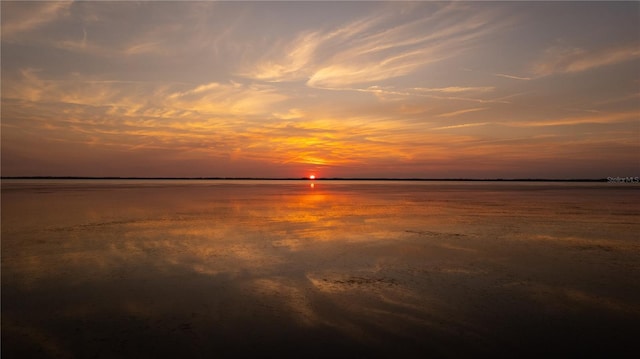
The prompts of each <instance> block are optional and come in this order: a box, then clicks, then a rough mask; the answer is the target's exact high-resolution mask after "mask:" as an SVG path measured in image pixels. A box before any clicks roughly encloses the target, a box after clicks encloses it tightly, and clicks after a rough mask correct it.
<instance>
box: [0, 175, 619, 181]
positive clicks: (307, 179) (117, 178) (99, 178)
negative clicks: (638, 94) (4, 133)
mask: <svg viewBox="0 0 640 359" xmlns="http://www.w3.org/2000/svg"><path fill="white" fill-rule="evenodd" d="M0 179H2V180H11V179H28V180H182V181H184V180H195V181H198V180H200V181H201V180H208V181H221V180H222V181H230V180H236V181H237V180H242V181H300V180H305V181H407V182H412V181H413V182H429V181H430V182H436V181H446V182H607V181H608V180H607V179H606V178H598V179H588V178H574V179H557V178H555V179H554V178H377V177H376V178H353V177H320V178H315V179H313V180H312V179H309V178H307V177H297V178H295V177H287V178H269V177H264V178H263V177H84V176H7V177H5V176H3V177H0Z"/></svg>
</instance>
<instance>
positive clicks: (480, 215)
mask: <svg viewBox="0 0 640 359" xmlns="http://www.w3.org/2000/svg"><path fill="white" fill-rule="evenodd" d="M639 190H640V187H638V186H637V185H633V184H609V183H538V182H528V183H516V182H381V181H343V182H341V181H316V182H313V183H312V182H310V181H221V180H219V181H205V180H203V181H170V180H166V181H161V180H57V181H55V180H3V181H2V355H3V357H6V358H11V357H51V358H53V357H56V358H58V357H63V358H64V357H78V358H80V357H81V358H85V357H91V358H93V357H95V358H112V357H118V358H134V357H135V358H139V357H172V358H173V357H197V358H200V357H202V358H210V357H242V356H260V357H274V356H280V357H283V356H300V357H301V356H304V357H316V356H317V357H327V356H331V357H353V356H364V357H421V358H422V357H425V355H427V356H431V357H479V356H494V357H495V356H497V357H500V356H502V357H514V356H519V357H522V356H531V357H539V356H544V355H568V354H574V355H580V354H587V353H589V354H595V355H598V354H601V355H605V354H606V355H607V356H609V355H612V354H619V355H623V354H626V353H634V352H635V353H637V350H638V346H637V344H635V342H636V336H635V333H637V328H636V326H637V323H638V322H640V305H639V303H640V242H638V233H640V201H638V200H639V199H640V198H639V196H638V194H639V193H640V192H639Z"/></svg>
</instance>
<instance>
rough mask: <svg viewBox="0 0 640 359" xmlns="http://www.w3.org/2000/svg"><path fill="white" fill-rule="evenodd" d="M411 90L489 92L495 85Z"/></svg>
mask: <svg viewBox="0 0 640 359" xmlns="http://www.w3.org/2000/svg"><path fill="white" fill-rule="evenodd" d="M412 90H416V91H419V92H441V93H460V92H491V91H494V90H495V87H494V86H482V87H477V86H476V87H461V86H449V87H440V88H425V87H414V88H413V89H412Z"/></svg>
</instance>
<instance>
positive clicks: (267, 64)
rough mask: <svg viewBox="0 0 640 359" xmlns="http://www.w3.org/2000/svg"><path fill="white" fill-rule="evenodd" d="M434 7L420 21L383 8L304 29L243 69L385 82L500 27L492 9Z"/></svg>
mask: <svg viewBox="0 0 640 359" xmlns="http://www.w3.org/2000/svg"><path fill="white" fill-rule="evenodd" d="M430 5H434V4H430ZM434 6H435V5H434ZM429 10H431V12H429V15H426V16H423V17H420V18H418V19H416V20H410V21H404V22H403V21H402V16H403V15H399V14H398V13H395V12H386V13H385V12H381V13H375V14H373V15H370V16H368V17H364V18H362V19H359V20H356V21H353V22H350V23H347V24H346V25H343V26H342V27H339V28H337V29H332V30H316V31H311V32H306V33H302V34H300V35H298V36H296V37H295V38H294V39H293V40H292V41H290V42H289V43H284V44H275V46H274V47H273V48H272V49H270V50H269V51H268V53H267V55H265V56H264V57H262V58H261V59H259V60H258V61H256V62H249V63H248V64H245V67H244V68H243V69H241V70H240V71H238V74H239V75H242V76H245V77H249V78H254V79H260V80H267V81H306V84H307V85H308V86H310V87H315V88H325V89H336V88H343V87H350V86H353V85H357V84H364V83H372V82H379V81H383V80H386V79H390V78H396V77H400V76H404V75H407V74H409V73H411V72H413V71H415V70H417V69H418V68H420V67H423V66H425V65H428V64H430V63H434V62H438V61H442V60H444V59H447V58H450V57H453V56H456V55H458V54H460V53H462V52H464V51H465V50H467V49H468V48H470V47H471V46H473V45H474V42H475V41H476V40H478V39H479V38H481V37H484V36H486V35H488V34H490V33H492V32H493V31H495V30H496V29H497V28H498V27H499V26H500V24H499V23H498V22H496V19H495V18H494V14H493V13H491V12H487V11H484V12H480V13H478V12H477V11H470V10H469V9H466V8H465V7H461V6H456V5H447V6H443V7H439V8H434V9H429ZM405 15H406V14H405ZM451 18H455V19H456V20H457V21H455V22H452V21H449V20H450V19H451ZM445 19H447V20H445ZM451 90H454V89H453V88H452V89H451Z"/></svg>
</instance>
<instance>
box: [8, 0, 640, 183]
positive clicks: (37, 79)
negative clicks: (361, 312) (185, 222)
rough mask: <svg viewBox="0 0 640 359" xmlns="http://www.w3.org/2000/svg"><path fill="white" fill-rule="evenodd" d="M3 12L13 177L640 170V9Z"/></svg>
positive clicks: (515, 174)
mask: <svg viewBox="0 0 640 359" xmlns="http://www.w3.org/2000/svg"><path fill="white" fill-rule="evenodd" d="M1 11H2V14H1V16H2V25H1V26H2V27H1V29H2V40H1V41H2V42H1V61H2V62H1V69H2V73H1V76H2V77H1V80H2V85H1V91H2V92H1V97H2V98H1V105H2V107H1V115H2V118H1V130H2V132H1V136H2V138H1V140H2V141H1V151H2V152H1V155H2V157H1V160H2V162H1V174H2V176H124V177H126V176H133V177H276V178H277V177H296V178H297V177H305V176H309V175H311V174H315V175H316V176H317V177H354V178H364V177H394V178H400V177H402V178H415V177H421V178H460V177H464V178H606V177H615V176H639V175H640V2H579V1H572V2H531V1H516V2H482V1H479V2H430V1H418V2H398V1H394V2H371V1H357V2H344V1H331V2H329V1H321V2H310V1H288V2H271V1H260V2H243V1H241V2H207V1H205V2H190V1H183V2H162V1H144V2H111V1H104V2H93V1H92V2H24V1H23V2H10V1H2V3H1Z"/></svg>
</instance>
